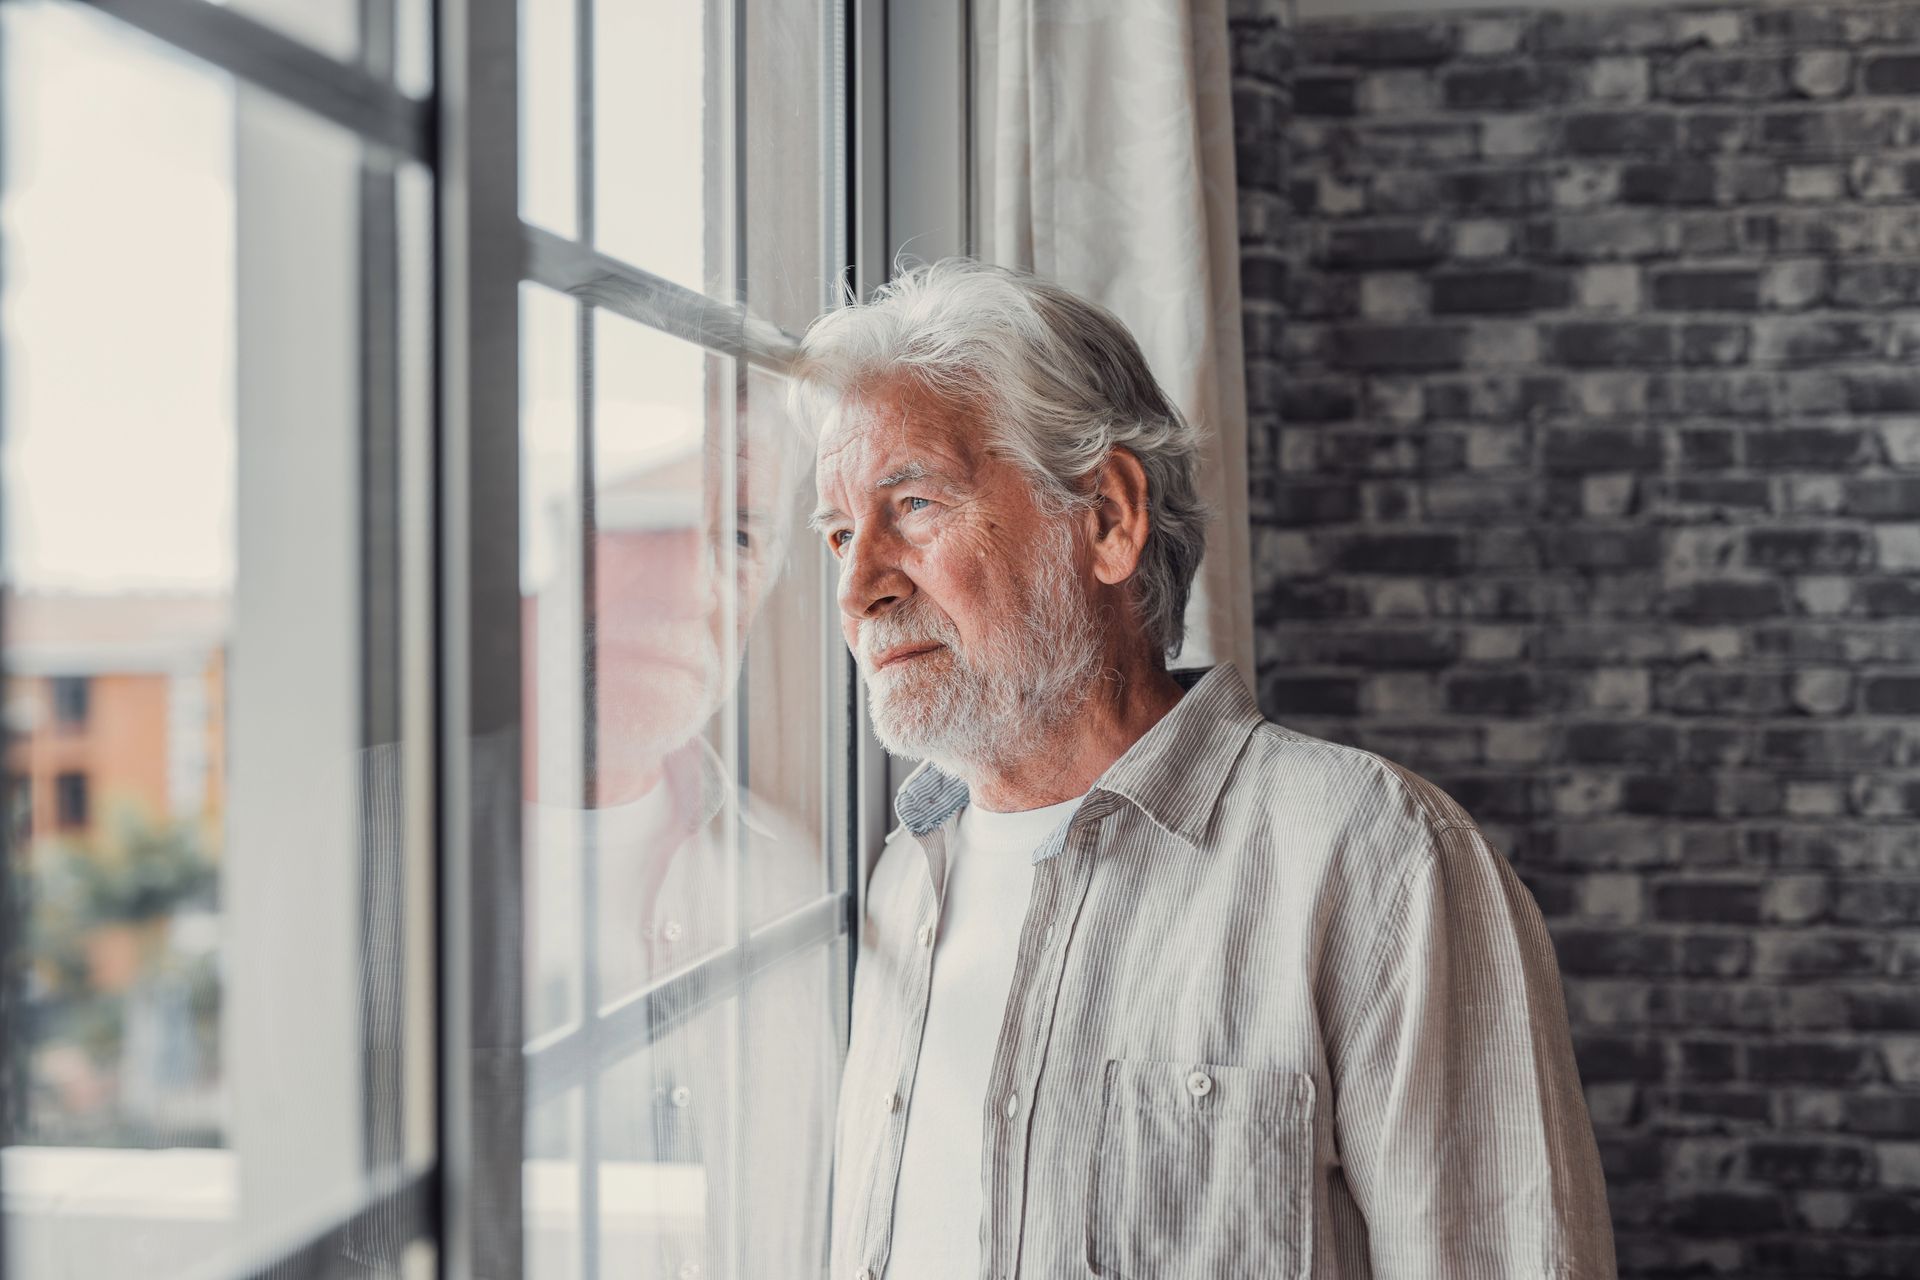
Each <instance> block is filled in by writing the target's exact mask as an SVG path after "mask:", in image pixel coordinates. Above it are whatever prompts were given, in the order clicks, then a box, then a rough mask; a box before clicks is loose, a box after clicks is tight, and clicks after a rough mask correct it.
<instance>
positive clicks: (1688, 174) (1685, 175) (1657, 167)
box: [1620, 163, 1718, 205]
mask: <svg viewBox="0 0 1920 1280" xmlns="http://www.w3.org/2000/svg"><path fill="white" fill-rule="evenodd" d="M1620 198H1621V199H1622V200H1624V201H1626V202H1627V203H1628V204H1655V205H1689V204H1696V205H1697V204H1712V203H1713V202H1714V201H1715V200H1716V199H1717V198H1718V193H1717V189H1716V186H1715V180H1714V172H1713V170H1712V169H1710V168H1707V167H1706V166H1705V165H1702V164H1698V163H1693V164H1630V165H1628V166H1626V167H1625V168H1624V169H1622V170H1621V171H1620Z"/></svg>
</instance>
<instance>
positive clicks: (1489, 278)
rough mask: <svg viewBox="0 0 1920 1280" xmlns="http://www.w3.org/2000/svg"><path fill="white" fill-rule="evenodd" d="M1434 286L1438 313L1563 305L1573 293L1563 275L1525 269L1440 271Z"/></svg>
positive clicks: (1494, 312)
mask: <svg viewBox="0 0 1920 1280" xmlns="http://www.w3.org/2000/svg"><path fill="white" fill-rule="evenodd" d="M1432 288H1433V293H1432V301H1433V310H1434V312H1435V314H1438V315H1449V314H1455V313H1460V314H1470V313H1481V314H1497V313H1502V312H1524V311H1534V310H1539V309H1550V308H1554V307H1564V306H1566V305H1567V300H1568V297H1569V293H1570V291H1569V289H1568V286H1567V281H1566V278H1565V277H1564V276H1559V275H1547V274H1544V273H1541V272H1537V271H1526V270H1495V271H1476V272H1471V273H1467V272H1447V273H1437V274H1435V275H1434V277H1433V281H1432Z"/></svg>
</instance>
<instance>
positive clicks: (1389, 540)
mask: <svg viewBox="0 0 1920 1280" xmlns="http://www.w3.org/2000/svg"><path fill="white" fill-rule="evenodd" d="M1335 563H1336V565H1337V567H1338V568H1340V569H1343V570H1346V571H1347V572H1349V573H1453V572H1455V571H1457V570H1458V569H1459V567H1460V537H1459V535H1458V534H1452V533H1363V534H1356V535H1354V536H1352V537H1349V538H1347V539H1346V540H1344V541H1343V542H1342V543H1341V545H1340V547H1339V550H1338V552H1337V553H1336V555H1335Z"/></svg>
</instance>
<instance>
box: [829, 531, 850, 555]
mask: <svg viewBox="0 0 1920 1280" xmlns="http://www.w3.org/2000/svg"><path fill="white" fill-rule="evenodd" d="M851 537H853V530H851V529H835V530H834V531H833V532H832V533H830V534H828V535H827V545H828V546H831V547H832V548H833V549H834V550H835V551H838V550H839V549H840V548H842V547H844V546H846V545H847V539H849V538H851Z"/></svg>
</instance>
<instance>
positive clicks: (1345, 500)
mask: <svg viewBox="0 0 1920 1280" xmlns="http://www.w3.org/2000/svg"><path fill="white" fill-rule="evenodd" d="M1268 509H1269V511H1270V513H1271V515H1272V518H1273V521H1274V523H1276V524H1281V525H1307V524H1332V523H1338V522H1340V521H1343V520H1351V519H1353V518H1354V517H1355V516H1356V515H1358V514H1359V511H1360V490H1359V488H1358V486H1356V485H1354V484H1353V483H1351V482H1339V481H1323V480H1293V481H1282V482H1280V483H1279V484H1276V485H1275V486H1274V489H1273V494H1272V504H1271V506H1270V507H1269V508H1268Z"/></svg>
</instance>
